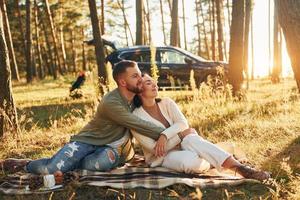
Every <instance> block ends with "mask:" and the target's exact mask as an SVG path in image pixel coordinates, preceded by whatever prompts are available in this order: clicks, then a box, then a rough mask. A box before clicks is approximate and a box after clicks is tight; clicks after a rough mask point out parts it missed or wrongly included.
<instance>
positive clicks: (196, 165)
mask: <svg viewBox="0 0 300 200" xmlns="http://www.w3.org/2000/svg"><path fill="white" fill-rule="evenodd" d="M157 96H158V87H157V84H156V82H155V81H154V80H153V79H152V78H151V77H150V76H149V75H147V74H146V75H144V78H143V92H142V93H141V94H140V95H139V96H137V97H136V99H135V104H136V106H137V108H136V109H135V110H134V114H135V115H137V116H139V117H141V118H142V119H144V120H147V121H151V122H152V123H154V124H156V125H159V126H162V127H165V128H166V130H165V131H164V132H165V134H163V135H161V136H160V138H159V139H158V140H157V141H155V140H153V139H151V138H149V137H146V136H143V135H141V134H139V133H137V132H136V131H134V130H132V134H133V136H134V137H135V138H136V139H137V140H138V142H139V143H140V144H141V146H142V149H143V152H144V156H145V160H146V163H147V164H149V165H150V166H151V167H155V166H163V167H166V168H170V169H173V170H176V171H179V172H185V173H200V172H203V171H206V170H208V169H209V168H210V167H211V165H212V166H213V167H216V168H217V169H219V170H220V169H222V168H226V169H232V170H234V171H235V172H237V173H239V174H241V175H242V176H243V177H245V178H252V179H257V180H260V181H262V180H265V179H268V178H269V177H270V174H269V173H268V172H264V171H260V170H256V169H253V168H250V167H248V166H245V165H243V164H241V163H240V162H239V161H237V160H236V159H234V157H233V156H232V155H231V154H229V153H228V152H226V151H224V150H222V149H221V148H219V147H218V146H216V145H214V144H212V143H211V142H209V141H207V140H204V139H203V138H201V137H200V136H199V135H198V134H197V132H196V131H195V130H194V129H191V128H188V123H187V120H186V118H185V117H184V115H183V114H182V113H181V111H180V110H179V108H178V106H177V105H176V103H175V102H174V101H173V100H171V99H170V98H163V99H157V98H156V97H157Z"/></svg>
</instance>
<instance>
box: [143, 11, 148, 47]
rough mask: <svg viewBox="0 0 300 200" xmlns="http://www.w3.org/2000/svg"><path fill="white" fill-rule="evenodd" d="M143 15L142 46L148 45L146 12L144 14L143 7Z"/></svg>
mask: <svg viewBox="0 0 300 200" xmlns="http://www.w3.org/2000/svg"><path fill="white" fill-rule="evenodd" d="M143 13H144V22H145V24H144V42H143V43H144V44H148V31H147V27H148V24H147V23H146V22H147V12H146V9H145V6H143Z"/></svg>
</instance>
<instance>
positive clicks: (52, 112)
mask: <svg viewBox="0 0 300 200" xmlns="http://www.w3.org/2000/svg"><path fill="white" fill-rule="evenodd" d="M92 105H93V103H92V102H77V103H65V104H50V105H41V106H32V107H26V108H23V109H22V110H18V114H19V115H20V116H21V115H25V117H26V119H25V128H26V129H30V127H31V126H32V125H33V124H34V125H36V126H37V127H39V128H49V127H50V126H51V124H52V123H53V121H55V120H60V119H63V118H64V119H66V118H70V117H84V116H85V114H86V113H87V109H89V108H91V107H92ZM29 119H32V123H33V124H32V123H28V121H30V120H29Z"/></svg>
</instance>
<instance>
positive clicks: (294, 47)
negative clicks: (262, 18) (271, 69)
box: [275, 0, 300, 92]
mask: <svg viewBox="0 0 300 200" xmlns="http://www.w3.org/2000/svg"><path fill="white" fill-rule="evenodd" d="M275 4H276V6H277V9H278V20H279V23H280V26H281V28H282V30H283V34H284V37H285V40H286V46H287V50H288V54H289V56H290V59H291V63H292V68H293V71H294V76H295V79H296V82H297V86H298V90H299V92H300V35H299V32H300V12H299V10H300V1H295V0H276V1H275Z"/></svg>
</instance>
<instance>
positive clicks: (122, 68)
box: [113, 60, 136, 83]
mask: <svg viewBox="0 0 300 200" xmlns="http://www.w3.org/2000/svg"><path fill="white" fill-rule="evenodd" d="M134 66H136V62H134V61H131V60H122V61H120V62H118V63H117V64H116V65H115V66H114V69H113V78H114V80H115V81H116V83H118V77H119V76H120V75H121V74H123V73H125V72H126V69H127V68H129V67H134Z"/></svg>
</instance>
